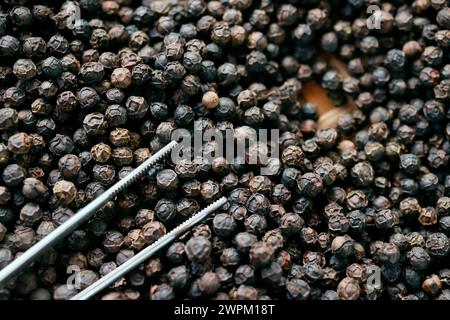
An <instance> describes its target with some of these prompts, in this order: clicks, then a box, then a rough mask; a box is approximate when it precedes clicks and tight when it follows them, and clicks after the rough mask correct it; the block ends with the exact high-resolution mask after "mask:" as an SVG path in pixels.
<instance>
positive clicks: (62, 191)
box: [53, 180, 77, 205]
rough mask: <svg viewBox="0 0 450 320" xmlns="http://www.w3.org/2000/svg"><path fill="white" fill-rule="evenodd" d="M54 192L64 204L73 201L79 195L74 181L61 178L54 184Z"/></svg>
mask: <svg viewBox="0 0 450 320" xmlns="http://www.w3.org/2000/svg"><path fill="white" fill-rule="evenodd" d="M53 194H54V195H55V197H56V198H57V199H58V201H59V203H61V204H62V205H67V204H69V203H71V202H72V201H73V200H74V199H75V196H76V195H77V188H76V187H75V185H74V184H73V182H70V181H67V180H60V181H58V182H56V183H55V185H54V186H53Z"/></svg>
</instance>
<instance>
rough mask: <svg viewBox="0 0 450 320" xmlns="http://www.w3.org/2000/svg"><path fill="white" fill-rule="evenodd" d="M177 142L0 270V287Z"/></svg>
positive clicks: (164, 154) (167, 152) (170, 144)
mask: <svg viewBox="0 0 450 320" xmlns="http://www.w3.org/2000/svg"><path fill="white" fill-rule="evenodd" d="M177 144H178V143H177V142H176V141H171V142H170V143H169V144H167V145H166V146H164V147H163V148H162V149H161V150H159V151H158V152H157V153H155V154H154V155H153V156H152V157H150V158H149V159H147V160H146V161H144V162H143V163H142V164H141V165H140V166H138V167H137V168H135V169H134V170H133V171H131V172H130V173H129V174H128V175H127V176H125V177H124V178H123V179H122V180H120V181H118V182H117V183H116V184H114V185H113V186H112V187H111V188H109V189H108V190H106V191H105V192H103V193H102V194H101V195H100V196H99V197H98V198H96V199H95V200H93V201H92V202H90V203H89V204H88V205H87V206H85V207H84V208H83V209H81V210H80V211H78V212H77V213H76V214H75V215H74V216H73V217H71V218H70V219H69V220H67V221H66V222H64V223H63V224H62V225H60V226H59V227H58V228H56V229H55V230H53V231H52V232H51V233H50V234H48V235H47V236H46V237H44V238H43V239H42V240H40V241H39V242H37V243H36V244H35V245H33V246H32V247H31V248H29V249H28V250H27V251H25V252H24V253H23V254H22V255H21V256H20V257H18V258H17V259H15V260H14V261H12V262H11V263H10V264H8V265H7V266H6V267H5V268H3V269H2V270H1V271H0V287H2V286H5V285H6V283H7V281H8V280H9V279H11V278H12V277H14V276H15V275H16V274H18V273H19V272H20V271H22V270H23V269H24V268H25V267H26V266H27V265H29V264H30V263H31V262H32V261H34V260H36V259H37V258H38V257H39V256H40V255H42V254H43V253H44V252H46V251H47V250H49V249H50V248H52V247H53V246H54V245H55V244H56V243H57V242H58V241H60V240H61V239H63V238H64V237H66V236H67V235H69V234H70V233H71V232H72V231H73V230H75V229H76V228H77V227H78V226H80V225H81V224H82V223H83V222H85V221H86V220H87V219H89V218H90V217H92V216H93V215H94V213H95V212H96V211H97V210H98V209H100V208H101V207H103V206H104V205H105V204H106V203H107V202H108V201H110V200H112V199H114V197H115V196H117V195H118V194H119V193H120V192H122V191H123V190H125V189H126V188H127V187H128V186H129V185H131V184H132V183H134V182H136V181H137V180H138V179H139V178H141V177H142V176H143V175H144V174H145V173H146V172H147V171H148V170H149V169H150V168H151V167H152V166H154V165H155V164H156V163H158V162H159V161H161V160H162V159H163V158H164V157H165V156H167V154H169V153H170V152H171V151H172V149H173V148H174V147H175V146H176V145H177Z"/></svg>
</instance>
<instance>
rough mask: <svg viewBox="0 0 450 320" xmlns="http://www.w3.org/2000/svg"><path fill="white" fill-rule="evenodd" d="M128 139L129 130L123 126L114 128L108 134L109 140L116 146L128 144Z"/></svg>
mask: <svg viewBox="0 0 450 320" xmlns="http://www.w3.org/2000/svg"><path fill="white" fill-rule="evenodd" d="M130 139H131V138H130V131H129V130H128V129H125V128H115V129H114V130H112V131H111V133H110V134H109V140H110V141H111V143H112V144H113V145H114V146H116V147H126V146H128V144H129V143H130Z"/></svg>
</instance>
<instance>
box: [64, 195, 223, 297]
mask: <svg viewBox="0 0 450 320" xmlns="http://www.w3.org/2000/svg"><path fill="white" fill-rule="evenodd" d="M226 202H227V198H225V197H222V198H220V199H218V200H217V201H216V202H214V203H212V204H210V205H209V206H207V207H206V208H204V209H203V210H201V211H199V212H198V213H196V214H195V215H193V216H192V217H190V218H189V219H187V220H186V221H184V222H183V223H182V224H180V225H179V226H178V227H176V228H175V229H173V230H172V231H170V232H169V233H167V234H166V235H165V236H163V237H161V238H159V239H158V240H157V241H156V242H154V243H153V244H152V245H150V246H148V247H147V248H145V249H144V250H142V251H141V252H139V253H138V254H136V255H135V256H134V257H132V258H131V259H129V260H127V261H126V262H125V263H124V264H122V265H120V266H119V267H117V268H116V269H114V270H113V271H111V272H110V273H108V274H107V275H105V276H104V277H102V278H100V279H99V280H98V281H96V282H94V283H93V284H92V285H90V286H89V287H87V288H86V289H84V290H83V291H81V292H80V293H78V294H77V295H75V296H74V297H73V298H72V299H71V300H87V299H89V298H91V297H92V296H94V295H95V294H97V293H98V292H100V291H101V290H103V289H105V288H107V287H108V286H110V285H111V284H113V283H114V282H115V281H116V280H117V279H119V278H120V277H122V276H123V275H125V274H127V273H128V272H130V271H132V270H134V269H135V268H137V267H138V266H139V265H140V264H141V263H143V262H144V261H145V260H147V259H148V258H150V257H151V256H152V255H154V254H155V253H156V252H158V251H159V250H161V249H162V248H163V247H165V246H166V245H168V244H170V243H171V242H172V241H174V240H175V239H176V238H178V237H179V236H180V235H182V234H183V233H185V232H186V231H188V230H189V229H190V228H192V227H193V226H194V225H196V224H197V223H199V222H200V221H202V220H203V219H204V218H206V217H207V216H208V215H209V214H211V213H212V212H214V211H216V210H217V209H219V208H220V207H222V206H223V205H224V204H225V203H226Z"/></svg>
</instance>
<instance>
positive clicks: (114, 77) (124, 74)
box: [111, 68, 132, 89]
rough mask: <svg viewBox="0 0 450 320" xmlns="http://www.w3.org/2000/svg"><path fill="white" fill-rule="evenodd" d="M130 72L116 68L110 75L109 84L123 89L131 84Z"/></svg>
mask: <svg viewBox="0 0 450 320" xmlns="http://www.w3.org/2000/svg"><path fill="white" fill-rule="evenodd" d="M131 80H132V76H131V71H130V70H128V69H127V68H117V69H114V71H113V72H112V74H111V83H112V85H113V86H114V87H116V88H120V89H125V88H127V87H128V86H129V85H130V84H131Z"/></svg>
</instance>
